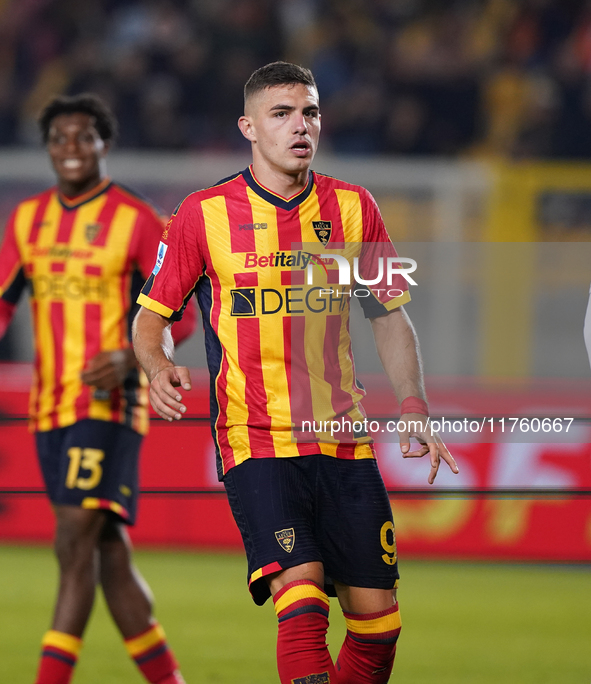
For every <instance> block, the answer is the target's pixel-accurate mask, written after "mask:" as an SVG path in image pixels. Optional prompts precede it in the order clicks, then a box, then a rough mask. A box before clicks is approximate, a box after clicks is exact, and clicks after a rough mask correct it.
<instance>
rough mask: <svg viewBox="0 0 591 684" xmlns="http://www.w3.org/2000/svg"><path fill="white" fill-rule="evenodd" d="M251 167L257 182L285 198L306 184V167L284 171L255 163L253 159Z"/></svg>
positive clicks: (294, 193)
mask: <svg viewBox="0 0 591 684" xmlns="http://www.w3.org/2000/svg"><path fill="white" fill-rule="evenodd" d="M251 169H252V173H253V175H254V177H255V179H256V180H257V182H258V183H260V184H261V185H262V186H263V187H265V188H267V190H270V191H271V192H273V193H274V194H276V195H279V196H280V197H283V198H285V199H289V198H290V197H293V196H294V195H297V194H298V193H299V192H301V191H302V190H303V189H304V188H305V187H306V185H307V184H308V168H306V169H304V170H302V171H298V172H295V171H294V172H293V173H286V172H284V171H280V170H276V169H274V168H272V167H270V166H268V165H266V164H261V163H257V160H256V159H255V160H254V161H253V163H252V167H251Z"/></svg>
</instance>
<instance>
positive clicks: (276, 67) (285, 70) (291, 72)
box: [244, 62, 318, 102]
mask: <svg viewBox="0 0 591 684" xmlns="http://www.w3.org/2000/svg"><path fill="white" fill-rule="evenodd" d="M296 83H301V84H303V85H306V86H311V87H313V88H316V89H318V86H317V85H316V81H315V80H314V76H313V75H312V72H311V71H310V69H306V68H305V67H301V66H298V65H297V64H290V63H289V62H271V64H266V65H265V66H264V67H261V68H260V69H257V70H256V71H255V72H254V73H253V74H252V75H251V77H250V78H249V79H248V81H247V82H246V85H245V86H244V101H245V102H246V100H248V98H249V97H251V96H252V95H254V94H255V93H258V92H259V91H261V90H265V88H273V87H275V86H282V85H292V84H296Z"/></svg>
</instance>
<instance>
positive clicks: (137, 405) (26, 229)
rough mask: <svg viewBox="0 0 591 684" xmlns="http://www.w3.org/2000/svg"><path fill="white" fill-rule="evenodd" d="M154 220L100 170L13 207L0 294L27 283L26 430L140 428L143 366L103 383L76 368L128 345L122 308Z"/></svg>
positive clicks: (138, 278) (2, 253)
mask: <svg viewBox="0 0 591 684" xmlns="http://www.w3.org/2000/svg"><path fill="white" fill-rule="evenodd" d="M162 228H163V222H162V220H161V219H160V217H159V216H158V215H157V214H156V212H155V211H154V209H153V208H152V207H151V206H150V205H149V204H148V203H146V202H145V201H143V200H142V199H140V198H138V197H137V196H135V195H134V194H133V193H131V192H130V191H128V190H126V189H125V188H123V187H122V186H121V185H118V184H116V183H113V182H112V181H111V180H110V179H108V178H106V179H104V180H103V181H102V182H101V183H100V184H99V185H98V186H96V187H95V188H94V189H93V190H91V191H90V192H88V193H87V194H85V195H83V196H80V197H76V198H66V197H64V196H63V195H61V194H60V193H59V192H58V190H57V189H56V188H51V189H49V190H46V191H45V192H42V193H40V194H38V195H35V196H33V197H30V198H29V199H26V200H24V201H23V202H21V203H20V204H19V205H18V206H17V207H16V209H15V210H14V211H13V213H12V215H11V217H10V219H9V221H8V224H7V226H6V232H5V236H4V241H3V244H2V248H1V249H0V299H1V300H3V301H4V303H7V304H14V303H16V301H17V300H18V298H19V296H20V294H21V293H22V291H23V290H24V289H25V288H28V290H29V297H30V301H31V306H32V314H33V327H34V333H35V363H34V378H33V386H32V389H31V397H30V419H31V420H30V424H31V428H32V429H33V430H39V431H45V430H51V429H54V428H58V427H65V426H67V425H71V424H73V423H75V422H76V421H78V420H81V419H83V418H94V419H98V420H105V421H114V422H120V423H122V424H126V425H128V426H129V427H131V428H133V429H134V430H136V431H137V432H140V433H141V434H144V433H145V432H146V431H147V428H148V399H147V379H146V377H145V375H144V374H143V372H142V373H140V372H138V371H131V372H130V374H129V375H128V376H127V378H126V379H125V382H124V383H123V385H122V386H121V387H120V388H117V389H115V390H113V391H112V392H110V393H101V392H99V391H96V390H95V389H94V388H92V387H89V386H87V385H85V384H83V383H82V382H81V380H80V373H81V371H82V370H83V369H84V367H85V366H86V364H87V362H88V360H89V359H91V358H92V357H93V356H95V355H96V354H97V353H99V352H101V351H110V350H115V349H124V348H127V347H129V345H130V342H129V339H130V323H131V312H132V309H133V307H134V306H135V300H136V297H137V294H138V293H139V291H140V289H141V286H142V284H143V282H144V281H145V279H146V277H147V276H148V275H149V273H150V271H151V269H152V267H153V265H154V253H155V250H156V246H157V245H158V240H159V238H160V236H161V234H162Z"/></svg>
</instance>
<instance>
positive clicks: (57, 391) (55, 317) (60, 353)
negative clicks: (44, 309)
mask: <svg viewBox="0 0 591 684" xmlns="http://www.w3.org/2000/svg"><path fill="white" fill-rule="evenodd" d="M49 316H50V320H51V328H52V331H53V339H54V347H53V358H54V377H55V387H54V394H53V402H54V403H53V405H54V406H59V403H60V400H61V398H62V392H63V387H64V385H63V378H62V376H63V373H64V354H65V353H66V351H65V348H64V303H63V302H51V308H50V314H49ZM52 422H53V427H54V428H57V427H59V425H58V422H57V413H56V412H54V413H53V420H52Z"/></svg>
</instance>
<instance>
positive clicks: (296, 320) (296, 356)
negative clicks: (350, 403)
mask: <svg viewBox="0 0 591 684" xmlns="http://www.w3.org/2000/svg"><path fill="white" fill-rule="evenodd" d="M305 325H306V319H305V317H304V316H301V317H300V316H293V317H291V318H289V317H287V316H284V318H283V354H284V358H285V367H286V369H287V387H288V391H289V402H290V406H291V422H292V423H293V424H294V425H295V427H296V428H297V429H299V428H300V427H301V425H302V421H304V420H311V419H312V417H313V416H312V413H313V411H312V388H311V386H310V374H309V372H308V366H307V364H306V349H305V345H304V330H305ZM298 434H299V433H298ZM298 452H299V453H300V455H301V456H304V455H306V454H307V453H310V451H309V445H306V444H300V443H299V442H298Z"/></svg>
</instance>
